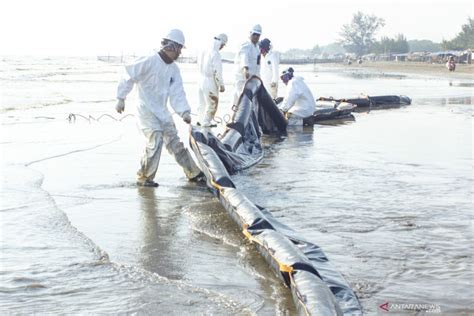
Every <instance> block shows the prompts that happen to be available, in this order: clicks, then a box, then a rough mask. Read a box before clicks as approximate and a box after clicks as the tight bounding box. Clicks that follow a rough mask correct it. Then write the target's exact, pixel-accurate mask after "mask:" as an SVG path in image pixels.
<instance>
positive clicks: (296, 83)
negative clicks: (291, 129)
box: [278, 67, 316, 125]
mask: <svg viewBox="0 0 474 316" xmlns="http://www.w3.org/2000/svg"><path fill="white" fill-rule="evenodd" d="M293 73H294V70H293V68H291V67H290V68H288V69H286V70H284V71H283V72H282V75H281V76H280V78H281V80H282V81H283V83H284V84H285V85H286V86H287V89H286V95H285V97H284V99H283V102H282V103H280V104H279V105H278V107H279V109H280V110H281V111H282V112H283V113H284V114H285V117H286V118H287V120H288V125H303V119H304V118H306V117H309V116H311V115H313V114H314V111H316V101H315V100H314V97H313V94H312V93H311V91H310V90H309V87H308V86H307V85H306V83H305V82H304V79H303V78H302V77H294V76H293Z"/></svg>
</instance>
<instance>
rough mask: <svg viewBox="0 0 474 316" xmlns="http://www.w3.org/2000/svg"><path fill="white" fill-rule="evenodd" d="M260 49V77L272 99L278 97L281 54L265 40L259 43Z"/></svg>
mask: <svg viewBox="0 0 474 316" xmlns="http://www.w3.org/2000/svg"><path fill="white" fill-rule="evenodd" d="M258 46H259V47H260V53H261V55H262V57H261V64H262V65H261V68H260V75H261V78H262V81H263V86H264V87H265V89H266V90H267V91H268V93H270V95H271V97H272V99H276V97H277V96H278V75H279V73H280V72H279V71H278V67H279V66H280V54H279V53H278V52H275V51H274V50H273V49H272V45H271V41H270V40H269V39H268V38H264V39H263V40H261V41H260V42H259V43H258Z"/></svg>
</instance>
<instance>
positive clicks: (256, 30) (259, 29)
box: [250, 24, 262, 35]
mask: <svg viewBox="0 0 474 316" xmlns="http://www.w3.org/2000/svg"><path fill="white" fill-rule="evenodd" d="M250 34H258V35H260V34H262V26H261V25H260V24H256V25H254V27H253V28H252V30H251V31H250Z"/></svg>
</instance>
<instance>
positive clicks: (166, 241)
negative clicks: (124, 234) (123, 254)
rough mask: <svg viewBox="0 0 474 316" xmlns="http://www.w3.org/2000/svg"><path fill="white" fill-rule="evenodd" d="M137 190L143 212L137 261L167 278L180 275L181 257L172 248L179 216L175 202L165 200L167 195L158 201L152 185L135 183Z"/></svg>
mask: <svg viewBox="0 0 474 316" xmlns="http://www.w3.org/2000/svg"><path fill="white" fill-rule="evenodd" d="M137 193H138V196H137V198H138V199H139V201H140V208H141V212H142V213H143V217H142V220H143V223H142V234H143V240H142V245H141V249H140V252H141V256H142V257H141V260H140V261H141V264H142V265H143V267H144V268H145V269H146V270H148V271H151V272H154V273H157V274H159V275H161V276H164V277H167V278H169V279H175V280H180V279H182V278H183V271H182V266H183V264H185V260H184V258H182V257H181V258H180V257H179V256H177V255H179V254H180V252H176V251H173V249H172V248H173V246H174V245H173V236H175V235H176V227H177V225H178V224H177V222H178V218H177V216H179V212H176V211H175V208H176V206H175V205H170V204H169V202H168V203H167V202H166V201H167V200H169V199H165V200H161V203H160V202H159V199H158V197H157V196H156V191H155V189H153V188H143V187H138V188H137ZM163 201H165V202H163ZM170 213H171V214H170Z"/></svg>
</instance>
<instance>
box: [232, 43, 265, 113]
mask: <svg viewBox="0 0 474 316" xmlns="http://www.w3.org/2000/svg"><path fill="white" fill-rule="evenodd" d="M234 64H235V65H236V66H235V67H236V69H235V83H234V105H237V101H238V100H239V97H240V94H241V93H242V89H243V88H244V84H245V82H246V81H247V78H245V75H244V73H243V68H244V67H248V73H249V78H250V77H252V76H260V48H259V47H258V44H254V43H252V42H251V41H248V42H245V43H244V44H242V46H240V50H239V53H238V54H236V55H235V60H234Z"/></svg>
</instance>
